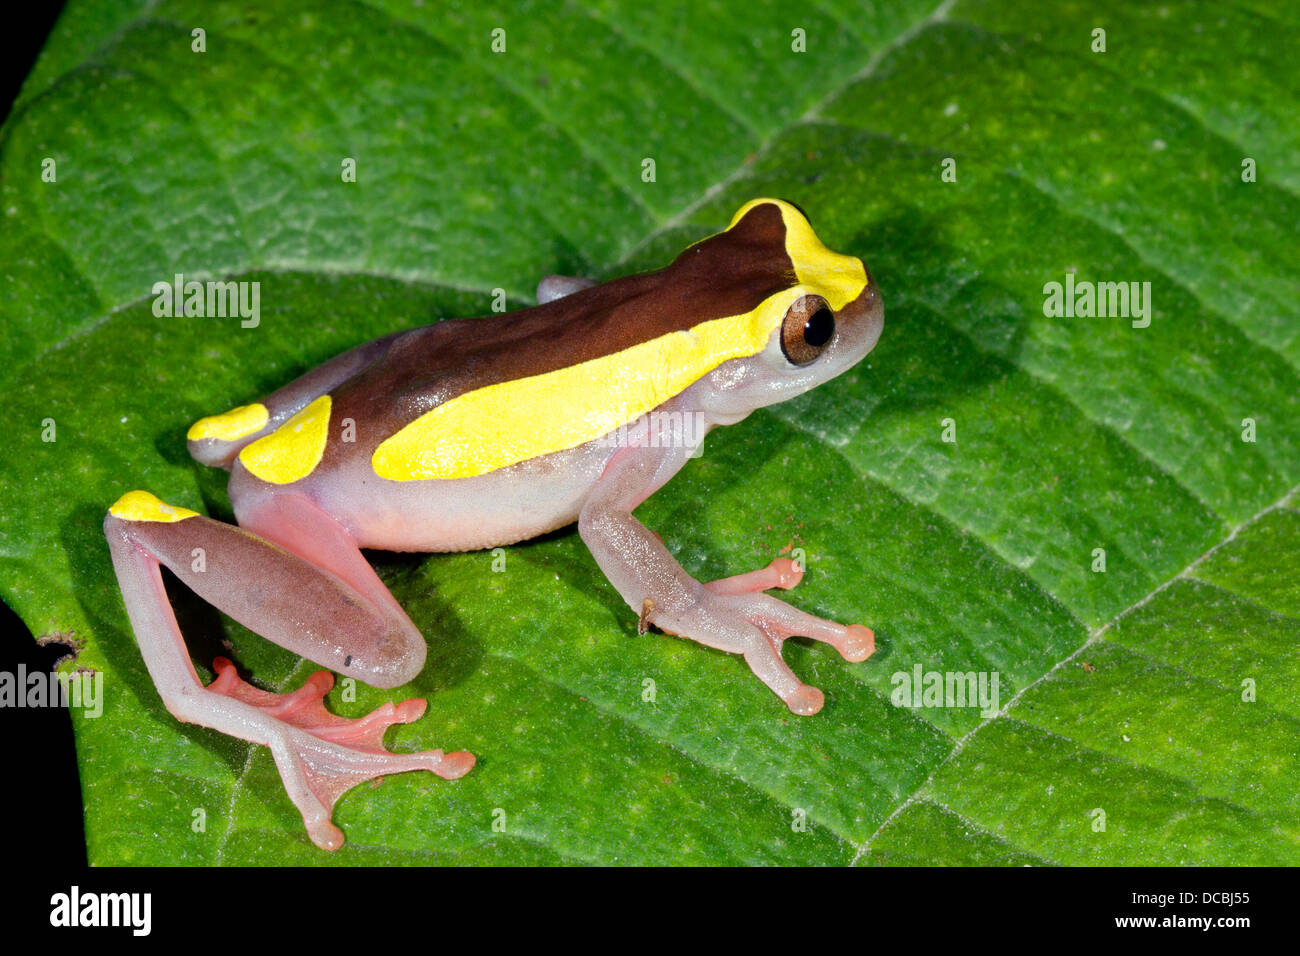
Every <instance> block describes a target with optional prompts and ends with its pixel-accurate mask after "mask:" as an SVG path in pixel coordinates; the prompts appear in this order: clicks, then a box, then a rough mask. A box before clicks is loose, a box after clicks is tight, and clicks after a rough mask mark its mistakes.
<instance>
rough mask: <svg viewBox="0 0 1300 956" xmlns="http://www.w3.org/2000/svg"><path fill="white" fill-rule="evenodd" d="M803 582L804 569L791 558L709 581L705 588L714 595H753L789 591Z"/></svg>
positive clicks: (779, 559)
mask: <svg viewBox="0 0 1300 956" xmlns="http://www.w3.org/2000/svg"><path fill="white" fill-rule="evenodd" d="M802 580H803V568H801V567H800V566H799V565H797V564H796V563H795V562H793V561H791V560H790V559H789V558H777V559H776V560H775V561H773V562H772V563H771V564H769V565H768V566H767V567H765V568H759V569H758V570H757V571H748V572H746V573H745V574H736V575H733V576H731V577H729V578H718V580H716V581H708V582H706V583H705V585H704V586H705V587H706V588H708V589H709V590H710V591H712V592H713V593H714V594H752V593H754V592H755V591H767V590H770V589H771V588H780V589H781V590H783V591H788V590H790V588H792V587H795V586H796V585H797V584H798V583H799V582H800V581H802Z"/></svg>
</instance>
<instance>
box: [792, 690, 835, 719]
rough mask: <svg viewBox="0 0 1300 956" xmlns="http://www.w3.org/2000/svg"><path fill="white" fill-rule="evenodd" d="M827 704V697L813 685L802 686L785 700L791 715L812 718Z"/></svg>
mask: <svg viewBox="0 0 1300 956" xmlns="http://www.w3.org/2000/svg"><path fill="white" fill-rule="evenodd" d="M825 703H826V695H825V694H823V693H822V692H821V691H820V690H818V689H817V688H816V687H813V686H812V685H811V684H801V685H799V688H798V689H797V690H796V691H795V692H794V693H793V694H791V695H790V696H789V697H787V698H786V699H785V705H786V706H787V707H789V708H790V711H791V713H795V714H799V715H800V716H801V717H811V716H812V715H813V714H815V713H817V712H818V711H820V710H821V709H822V705H824V704H825Z"/></svg>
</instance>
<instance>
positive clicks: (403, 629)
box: [104, 492, 474, 849]
mask: <svg viewBox="0 0 1300 956" xmlns="http://www.w3.org/2000/svg"><path fill="white" fill-rule="evenodd" d="M313 508H314V506H313V505H312V504H311V503H310V502H305V501H301V500H298V499H295V498H293V497H292V496H289V495H280V496H277V498H276V499H274V501H273V502H272V504H271V505H269V506H267V507H266V508H264V509H263V510H261V511H253V512H252V513H250V514H249V515H247V517H248V518H249V523H250V524H251V525H254V526H256V529H257V532H259V533H254V532H253V531H252V530H247V529H241V528H234V527H231V526H230V525H225V524H222V523H221V522H219V521H213V520H211V519H210V518H205V517H203V516H202V515H199V514H196V513H195V512H192V511H188V510H186V509H180V508H174V507H172V506H170V505H167V504H165V503H163V502H161V501H159V500H158V499H157V498H154V497H153V496H152V495H149V494H147V493H145V492H133V493H131V494H129V495H126V496H123V498H122V499H121V500H119V501H118V502H117V504H115V505H114V506H113V508H112V509H110V511H109V514H108V516H107V517H106V518H105V520H104V531H105V533H106V535H107V537H108V544H109V550H110V551H111V552H112V555H113V567H114V569H115V570H116V572H117V578H118V582H119V583H120V585H121V588H122V597H123V600H124V601H125V603H126V610H127V614H128V616H129V617H130V619H131V625H132V629H133V630H134V631H135V635H136V639H137V641H138V642H139V644H140V651H141V654H142V655H143V656H144V661H145V664H146V666H147V667H148V668H149V674H150V676H151V677H152V678H153V681H154V684H155V686H156V687H157V688H158V693H159V695H160V696H161V697H162V701H163V703H164V704H165V705H166V707H167V709H168V710H169V711H170V712H171V713H172V714H173V715H174V716H175V717H176V718H177V719H178V720H182V721H185V722H187V723H191V724H198V725H200V726H203V727H211V728H213V729H214V730H219V731H221V732H222V733H226V734H230V735H232V736H235V737H239V738H241V739H243V740H248V741H252V742H253V743H256V744H261V745H263V746H266V747H269V748H270V749H271V753H272V755H273V756H274V757H275V764H276V767H277V769H278V770H279V771H280V777H281V779H282V780H283V781H284V785H285V789H286V790H287V791H288V793H289V797H290V798H291V799H292V801H293V803H294V805H295V806H296V807H297V808H298V810H299V811H300V812H301V813H302V818H303V822H304V823H305V824H306V826H307V831H308V833H309V834H310V836H311V839H312V841H313V842H314V843H316V845H318V846H320V847H323V848H325V849H336V848H337V847H339V846H340V845H341V844H342V843H343V834H342V832H341V831H340V830H339V828H338V827H336V826H335V825H334V824H333V823H332V822H331V820H330V815H331V812H332V811H333V808H334V804H335V803H336V802H337V801H338V799H339V797H340V796H342V795H343V793H345V792H346V791H347V790H349V789H351V788H352V787H354V786H356V785H357V784H359V783H361V782H363V781H365V780H370V779H373V778H374V777H378V776H382V775H385V774H390V773H400V772H404V771H407V770H429V771H432V772H433V773H436V774H438V775H439V776H441V777H446V778H448V779H452V778H455V777H459V776H462V775H463V774H465V773H466V772H467V771H468V770H469V769H470V768H471V767H472V766H473V765H474V758H473V756H471V755H470V754H468V753H464V752H457V753H450V754H446V753H443V752H442V751H438V750H433V751H425V752H422V753H412V754H397V753H391V752H389V751H388V750H385V749H384V746H383V734H384V731H385V730H386V729H387V728H388V727H390V726H391V725H393V724H397V723H410V722H411V721H413V720H416V719H417V718H419V717H420V716H421V715H422V714H423V713H424V709H425V704H424V701H422V700H407V701H404V702H402V703H400V704H397V705H393V704H387V705H385V706H383V707H380V708H379V709H378V710H376V711H374V712H373V713H371V714H370V715H368V716H366V717H362V718H360V719H350V718H346V717H340V716H338V715H336V714H331V713H330V712H329V711H327V710H326V709H325V705H324V703H323V700H322V699H323V698H324V696H325V694H326V693H328V691H329V689H330V688H331V687H332V686H333V684H334V679H333V677H332V676H331V675H330V674H329V673H327V672H324V671H321V672H319V673H316V674H313V675H312V676H311V677H309V678H308V679H307V682H306V683H305V684H304V686H303V687H301V688H300V689H299V690H297V691H294V692H293V693H290V694H273V693H270V692H268V691H264V690H259V689H258V688H256V687H253V686H252V685H250V684H248V683H246V682H245V681H243V680H241V679H240V677H239V675H238V674H237V673H236V672H235V668H234V665H233V664H231V663H230V662H229V661H227V660H224V659H218V661H217V662H216V670H217V678H216V680H214V681H213V682H212V683H211V684H209V685H207V686H206V687H205V686H203V684H202V683H201V682H200V681H199V677H198V674H197V673H196V672H195V670H194V666H193V664H191V662H190V657H189V653H188V651H187V650H186V647H185V642H184V639H183V638H182V636H181V632H180V628H179V627H178V626H177V623H176V616H175V614H174V613H173V612H172V608H171V605H170V603H169V602H168V598H167V592H166V590H165V588H164V587H163V580H162V573H161V567H162V566H163V565H166V566H167V567H168V568H170V569H171V571H172V572H173V573H174V574H175V575H176V577H177V578H178V579H179V580H180V581H182V582H183V583H184V584H185V585H186V586H187V587H189V588H190V589H191V590H192V591H194V593H195V594H197V595H198V596H199V597H201V598H204V599H206V600H208V601H209V602H210V603H212V604H213V605H214V606H215V607H218V608H220V609H221V610H222V611H224V612H226V613H227V614H229V615H230V616H231V617H233V618H235V619H236V620H237V621H239V622H240V623H242V624H244V625H245V626H246V627H248V628H249V629H251V630H253V631H255V632H256V633H258V634H261V635H263V636H264V637H267V638H270V639H271V640H273V641H275V642H276V643H277V644H280V645H281V646H282V647H286V648H289V649H290V650H296V651H298V652H299V653H301V654H302V655H303V656H305V657H308V658H309V659H311V660H313V661H315V662H316V663H317V664H321V665H323V666H326V667H330V668H332V669H334V670H337V671H339V672H340V673H343V674H346V675H349V676H352V677H355V678H357V679H361V680H365V681H366V682H367V683H370V684H373V685H375V686H379V687H400V686H401V685H403V684H405V683H407V682H408V681H410V680H411V679H412V678H413V677H414V676H415V675H416V674H417V673H419V671H420V668H421V667H422V666H423V663H424V659H425V645H424V639H423V637H422V636H421V635H420V632H419V630H418V629H417V628H416V627H415V625H414V624H413V623H412V622H411V620H410V619H409V618H408V617H407V616H406V615H405V613H404V612H403V611H402V610H401V608H400V607H399V606H398V605H397V602H396V601H395V600H394V599H393V598H392V596H391V595H390V594H388V592H387V590H386V589H385V588H384V586H383V583H382V582H381V581H380V580H379V578H378V577H377V576H376V575H375V573H374V570H373V569H372V568H371V567H370V566H369V564H367V563H366V561H365V558H364V557H363V556H362V555H361V552H360V551H359V550H358V549H357V548H356V545H355V543H353V542H351V541H350V540H349V539H348V537H347V536H346V534H345V533H344V531H343V530H342V529H341V526H340V525H338V524H337V522H333V520H332V519H330V518H329V517H328V516H325V515H323V514H322V513H320V512H319V511H314V510H313ZM199 553H202V554H204V555H205V558H204V561H203V562H201V563H200V562H198V561H197V560H196V559H194V558H193V557H192V556H193V555H195V554H199Z"/></svg>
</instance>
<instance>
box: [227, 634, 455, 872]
mask: <svg viewBox="0 0 1300 956" xmlns="http://www.w3.org/2000/svg"><path fill="white" fill-rule="evenodd" d="M213 667H214V668H215V670H216V671H217V678H216V680H214V681H213V682H212V683H211V684H209V685H207V688H206V689H207V690H208V691H211V692H213V693H217V694H222V695H224V696H226V697H230V698H233V699H234V700H237V701H240V702H242V703H245V704H249V705H251V706H253V707H256V708H257V709H258V710H260V711H261V712H262V713H264V714H265V715H266V716H268V717H270V718H272V719H273V720H275V721H277V722H279V723H280V724H281V725H283V726H282V727H280V728H279V729H278V730H277V731H274V732H273V733H272V735H271V739H270V740H268V741H267V746H269V747H270V749H271V753H272V754H273V755H274V757H275V764H276V767H277V769H278V770H279V771H280V777H281V779H282V780H283V781H284V786H285V790H287V791H288V794H289V798H290V799H291V800H292V801H293V803H294V805H295V806H296V807H297V808H298V810H299V812H300V813H302V819H303V823H304V824H305V825H306V827H307V833H308V835H309V836H310V837H311V839H312V842H313V843H315V844H316V845H317V846H319V847H322V848H323V849H326V850H334V849H337V848H338V847H340V846H342V845H343V831H341V830H340V829H339V828H338V827H336V826H335V825H334V823H333V821H332V820H331V817H332V816H333V812H334V805H335V803H337V802H338V799H339V797H341V796H342V795H343V794H344V793H346V792H347V791H349V790H351V789H352V788H353V787H355V786H356V785H357V784H360V783H364V782H365V781H367V780H371V779H373V778H375V777H381V776H384V775H385V774H390V773H404V772H406V771H408V770H429V771H432V772H433V773H436V774H437V775H438V776H440V777H443V778H445V779H447V780H455V779H456V778H457V777H463V776H464V775H465V774H467V773H469V771H470V769H471V768H473V766H474V755H473V754H471V753H468V752H466V751H463V750H462V751H457V752H456V753H450V754H449V753H444V752H443V751H441V750H424V751H420V752H418V753H410V754H401V753H392V752H391V751H389V750H387V749H386V748H385V747H384V744H383V738H384V731H386V730H387V729H388V728H389V727H391V726H392V725H393V724H409V723H411V722H413V721H415V720H418V719H419V718H420V717H421V716H423V714H424V710H425V702H424V701H423V700H420V699H418V698H412V699H410V700H404V701H402V702H401V703H400V704H392V703H387V704H384V705H383V706H382V707H379V708H377V709H376V710H373V711H371V712H370V713H369V714H367V715H366V716H365V717H360V718H350V717H340V716H338V715H337V714H332V713H330V712H329V711H328V710H326V709H325V704H324V697H325V695H326V694H327V693H329V691H330V688H331V687H333V686H334V676H333V675H332V674H330V673H329V672H328V671H317V672H316V673H314V674H312V675H311V676H310V677H308V678H307V681H306V682H305V683H304V684H303V686H302V687H300V688H299V689H298V690H296V691H294V692H292V693H289V694H276V693H272V692H270V691H265V690H261V689H259V688H257V687H254V686H253V685H252V684H249V683H248V682H246V681H245V680H244V679H243V678H241V677H240V676H239V674H238V672H237V671H236V670H235V665H234V664H232V663H231V662H230V661H229V660H227V659H226V658H224V657H218V658H217V659H216V660H215V661H213Z"/></svg>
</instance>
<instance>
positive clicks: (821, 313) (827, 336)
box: [803, 309, 835, 349]
mask: <svg viewBox="0 0 1300 956" xmlns="http://www.w3.org/2000/svg"><path fill="white" fill-rule="evenodd" d="M834 331H835V316H833V315H831V310H830V309H818V310H817V311H816V312H814V313H813V314H812V315H810V316H809V317H808V321H807V322H805V323H804V327H803V340H804V341H805V342H807V343H808V344H809V345H811V346H812V347H813V348H815V349H819V348H821V347H822V346H823V345H825V344H826V343H827V342H829V341H830V340H831V333H833V332H834Z"/></svg>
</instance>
